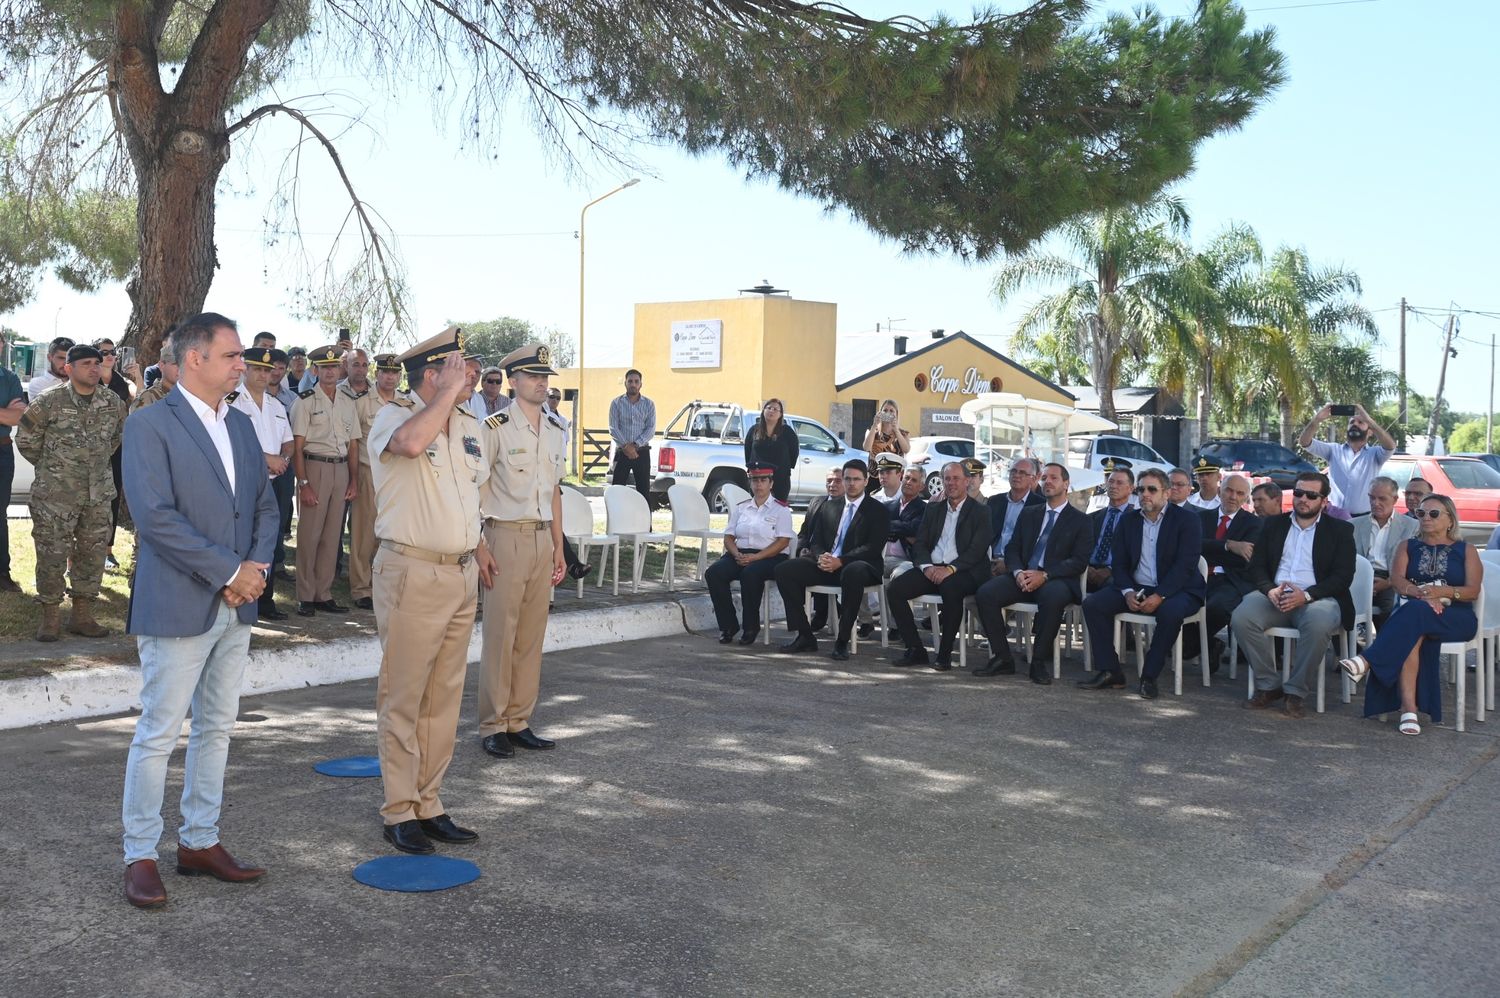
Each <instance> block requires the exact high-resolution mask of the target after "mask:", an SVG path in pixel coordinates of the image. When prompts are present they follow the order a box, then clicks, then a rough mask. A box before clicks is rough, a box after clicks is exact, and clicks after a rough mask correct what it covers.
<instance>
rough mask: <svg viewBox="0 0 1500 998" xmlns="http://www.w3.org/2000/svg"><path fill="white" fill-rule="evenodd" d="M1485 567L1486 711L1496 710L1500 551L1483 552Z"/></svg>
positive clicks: (1499, 646)
mask: <svg viewBox="0 0 1500 998" xmlns="http://www.w3.org/2000/svg"><path fill="white" fill-rule="evenodd" d="M1479 560H1480V561H1481V562H1482V563H1483V567H1484V582H1483V583H1482V585H1483V588H1484V636H1485V654H1484V663H1485V679H1484V695H1485V709H1486V710H1494V709H1495V679H1496V673H1497V667H1496V665H1495V663H1496V662H1497V661H1500V551H1481V552H1479Z"/></svg>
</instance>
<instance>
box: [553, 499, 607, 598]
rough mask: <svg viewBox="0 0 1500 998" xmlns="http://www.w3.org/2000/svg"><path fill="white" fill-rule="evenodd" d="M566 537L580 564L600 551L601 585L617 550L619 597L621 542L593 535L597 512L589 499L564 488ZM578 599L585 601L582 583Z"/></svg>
mask: <svg viewBox="0 0 1500 998" xmlns="http://www.w3.org/2000/svg"><path fill="white" fill-rule="evenodd" d="M562 507H563V536H564V537H566V538H567V539H568V540H570V541H572V542H573V547H574V548H575V549H576V551H577V553H578V560H579V561H582V562H584V563H587V562H588V560H589V549H591V548H600V549H602V551H603V558H601V559H600V561H599V582H598V585H601V586H602V585H604V572H605V570H606V569H607V568H608V567H609V549H610V548H614V550H615V586H614V595H616V596H618V595H620V539H619V538H618V537H616V536H614V535H613V534H596V533H594V508H593V507H592V506H590V505H589V500H588V497H587V496H585V495H584V494H583V493H582V492H579V491H578V490H577V489H573V488H569V487H568V486H566V485H564V486H562ZM578 598H579V599H582V598H583V579H579V580H578Z"/></svg>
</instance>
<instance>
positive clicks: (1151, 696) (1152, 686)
mask: <svg viewBox="0 0 1500 998" xmlns="http://www.w3.org/2000/svg"><path fill="white" fill-rule="evenodd" d="M1140 694H1141V697H1142V698H1143V699H1146V700H1155V699H1156V697H1157V692H1156V680H1154V679H1142V680H1141V688H1140Z"/></svg>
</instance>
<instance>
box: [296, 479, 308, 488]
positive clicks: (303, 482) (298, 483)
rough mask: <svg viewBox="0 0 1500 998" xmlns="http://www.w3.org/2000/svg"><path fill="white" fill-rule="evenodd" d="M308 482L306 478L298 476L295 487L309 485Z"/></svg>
mask: <svg viewBox="0 0 1500 998" xmlns="http://www.w3.org/2000/svg"><path fill="white" fill-rule="evenodd" d="M309 484H311V483H310V482H309V481H308V480H307V479H306V478H299V479H297V487H298V488H299V489H300V488H301V487H302V486H304V485H309Z"/></svg>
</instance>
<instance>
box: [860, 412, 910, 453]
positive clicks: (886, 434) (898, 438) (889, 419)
mask: <svg viewBox="0 0 1500 998" xmlns="http://www.w3.org/2000/svg"><path fill="white" fill-rule="evenodd" d="M864 449H865V451H866V452H868V453H869V455H870V456H871V457H872V458H873V457H874V456H875V455H877V454H894V455H896V456H897V457H905V456H906V452H907V451H909V450H911V434H910V433H907V432H906V431H905V430H903V429H902V428H901V410H900V409H898V408H897V407H896V400H895V399H886V400H885V401H884V402H882V403H880V409H879V411H877V412H876V413H875V421H874V422H873V423H871V424H870V428H869V429H868V430H866V431H865V444H864Z"/></svg>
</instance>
